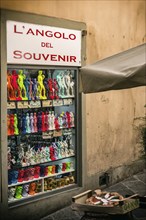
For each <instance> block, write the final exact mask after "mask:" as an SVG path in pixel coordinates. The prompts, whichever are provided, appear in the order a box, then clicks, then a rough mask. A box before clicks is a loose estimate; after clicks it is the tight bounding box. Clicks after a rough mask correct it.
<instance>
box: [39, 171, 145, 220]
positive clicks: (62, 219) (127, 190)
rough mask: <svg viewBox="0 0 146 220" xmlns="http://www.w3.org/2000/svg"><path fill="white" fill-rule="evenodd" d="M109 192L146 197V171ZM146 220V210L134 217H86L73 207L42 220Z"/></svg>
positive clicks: (110, 189)
mask: <svg viewBox="0 0 146 220" xmlns="http://www.w3.org/2000/svg"><path fill="white" fill-rule="evenodd" d="M106 190H107V191H115V192H118V193H120V194H122V195H132V194H135V193H137V194H138V195H139V196H142V197H144V196H146V171H145V172H141V173H138V174H136V175H134V176H132V177H129V178H128V179H126V180H124V181H122V182H120V183H117V184H115V185H113V186H110V187H108V188H106ZM81 219H82V220H96V219H98V220H130V219H131V220H146V209H143V208H139V209H136V210H134V211H133V212H132V217H130V216H128V215H124V216H123V215H122V216H112V217H111V216H109V215H98V216H97V214H96V216H88V217H87V216H84V213H83V212H80V213H79V212H76V211H73V210H72V208H71V206H69V207H65V208H63V209H61V210H58V211H57V212H55V213H52V214H51V215H49V216H46V217H45V218H42V219H41V220H81Z"/></svg>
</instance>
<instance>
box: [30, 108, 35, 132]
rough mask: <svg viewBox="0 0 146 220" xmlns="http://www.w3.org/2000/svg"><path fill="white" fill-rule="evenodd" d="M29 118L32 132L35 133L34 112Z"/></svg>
mask: <svg viewBox="0 0 146 220" xmlns="http://www.w3.org/2000/svg"><path fill="white" fill-rule="evenodd" d="M29 118H30V132H31V133H34V116H33V113H32V112H31V113H30V117H29Z"/></svg>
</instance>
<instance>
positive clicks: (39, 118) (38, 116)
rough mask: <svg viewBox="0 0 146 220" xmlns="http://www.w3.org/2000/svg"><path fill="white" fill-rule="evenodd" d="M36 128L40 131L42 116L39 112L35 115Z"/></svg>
mask: <svg viewBox="0 0 146 220" xmlns="http://www.w3.org/2000/svg"><path fill="white" fill-rule="evenodd" d="M37 128H38V132H40V131H42V114H41V112H38V115H37Z"/></svg>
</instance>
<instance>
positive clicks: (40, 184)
mask: <svg viewBox="0 0 146 220" xmlns="http://www.w3.org/2000/svg"><path fill="white" fill-rule="evenodd" d="M35 192H36V193H40V192H42V181H41V180H39V181H37V182H36V189H35Z"/></svg>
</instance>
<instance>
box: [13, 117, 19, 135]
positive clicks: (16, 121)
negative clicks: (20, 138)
mask: <svg viewBox="0 0 146 220" xmlns="http://www.w3.org/2000/svg"><path fill="white" fill-rule="evenodd" d="M14 134H16V135H18V134H19V130H18V118H17V114H14Z"/></svg>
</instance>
